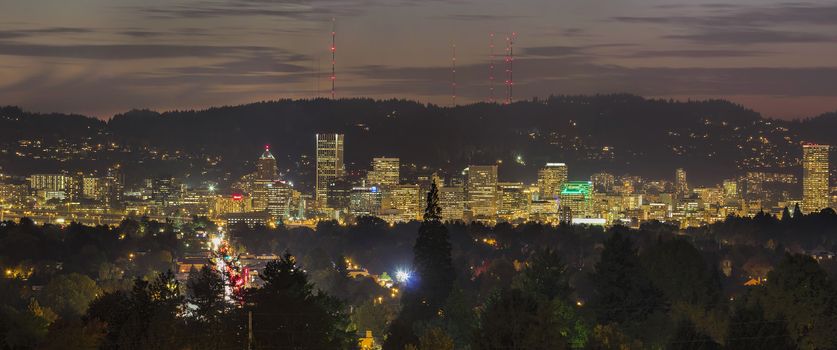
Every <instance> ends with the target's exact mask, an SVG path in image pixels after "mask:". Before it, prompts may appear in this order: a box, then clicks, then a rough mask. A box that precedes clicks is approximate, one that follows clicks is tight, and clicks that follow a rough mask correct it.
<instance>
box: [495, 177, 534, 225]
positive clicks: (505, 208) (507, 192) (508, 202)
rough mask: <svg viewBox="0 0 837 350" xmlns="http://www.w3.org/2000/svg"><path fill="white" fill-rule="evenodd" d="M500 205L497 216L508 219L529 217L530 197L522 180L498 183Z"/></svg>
mask: <svg viewBox="0 0 837 350" xmlns="http://www.w3.org/2000/svg"><path fill="white" fill-rule="evenodd" d="M497 187H498V190H499V191H500V193H499V196H498V197H499V205H498V211H497V216H498V217H499V218H500V219H502V220H506V221H514V220H519V219H520V220H525V219H526V217H528V211H529V208H528V207H529V198H528V197H527V193H526V191H525V186H523V183H522V182H501V183H499V184H498V186H497Z"/></svg>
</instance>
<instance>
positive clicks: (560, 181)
mask: <svg viewBox="0 0 837 350" xmlns="http://www.w3.org/2000/svg"><path fill="white" fill-rule="evenodd" d="M565 182H567V165H566V164H564V163H546V166H545V167H544V168H542V169H541V170H539V171H538V188H540V198H541V199H543V200H550V199H556V198H558V196H559V194H560V193H561V187H562V186H563V185H564V183H565Z"/></svg>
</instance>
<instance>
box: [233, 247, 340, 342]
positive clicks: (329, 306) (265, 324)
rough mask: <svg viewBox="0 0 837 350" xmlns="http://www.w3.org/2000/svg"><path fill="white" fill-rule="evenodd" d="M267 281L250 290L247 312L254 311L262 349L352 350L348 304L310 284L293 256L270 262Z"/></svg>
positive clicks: (265, 275) (256, 338) (255, 330)
mask: <svg viewBox="0 0 837 350" xmlns="http://www.w3.org/2000/svg"><path fill="white" fill-rule="evenodd" d="M260 276H261V278H262V279H263V280H264V282H265V285H264V286H263V287H261V288H253V289H250V290H247V291H246V292H245V294H244V300H245V307H244V309H243V310H242V311H243V312H246V313H247V314H248V316H249V315H252V321H253V328H252V333H253V338H254V343H255V345H256V348H257V349H281V348H285V349H352V348H354V347H355V346H356V343H357V339H356V338H355V334H354V333H353V332H350V331H349V316H348V313H347V310H345V309H344V306H343V304H342V303H341V302H340V301H339V300H337V299H335V298H333V297H331V296H329V295H327V294H325V293H323V292H320V291H316V290H315V289H314V286H313V285H312V284H311V283H310V282H308V277H307V275H306V274H305V272H304V271H303V270H302V269H301V268H300V267H299V266H297V265H296V262H295V260H294V258H293V257H292V256H291V255H290V254H287V253H286V254H285V256H283V257H282V258H281V259H280V260H277V261H272V262H269V263H268V264H267V266H266V267H265V269H264V271H263V272H262V273H261V275H260Z"/></svg>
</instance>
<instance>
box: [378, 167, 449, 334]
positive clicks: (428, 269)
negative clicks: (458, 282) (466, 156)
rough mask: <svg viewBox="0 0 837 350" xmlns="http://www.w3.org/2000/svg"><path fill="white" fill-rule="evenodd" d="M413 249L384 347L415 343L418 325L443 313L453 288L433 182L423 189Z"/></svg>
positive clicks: (446, 239) (447, 246)
mask: <svg viewBox="0 0 837 350" xmlns="http://www.w3.org/2000/svg"><path fill="white" fill-rule="evenodd" d="M413 253H414V262H413V267H414V269H415V278H414V279H413V280H411V281H409V282H408V284H407V286H406V288H405V289H404V295H403V296H402V299H401V313H400V314H399V315H398V317H397V318H396V319H395V320H394V321H393V322H392V323H391V324H390V327H389V335H388V337H387V339H386V342H385V343H384V348H385V349H392V350H401V349H403V348H404V347H405V346H406V345H408V344H413V345H415V344H418V342H419V339H418V335H419V334H420V332H421V330H420V329H421V328H422V327H423V326H426V325H427V324H428V323H430V322H431V321H433V320H434V319H436V318H438V317H439V316H440V315H442V314H443V310H442V308H443V307H444V305H445V303H446V301H447V299H448V296H450V293H451V289H452V288H453V283H454V278H455V272H454V268H453V262H452V259H451V245H450V238H449V235H448V230H447V228H446V227H445V225H444V224H443V223H442V221H441V208H440V207H439V196H438V190H437V187H436V183H435V182H434V183H433V184H432V185H431V187H430V192H428V193H427V208H425V211H424V221H423V222H422V223H421V227H419V232H418V237H417V238H416V244H415V246H414V247H413ZM422 333H423V332H422Z"/></svg>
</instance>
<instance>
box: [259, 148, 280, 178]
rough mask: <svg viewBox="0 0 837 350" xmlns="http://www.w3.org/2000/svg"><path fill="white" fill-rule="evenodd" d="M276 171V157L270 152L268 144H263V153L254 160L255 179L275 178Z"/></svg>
mask: <svg viewBox="0 0 837 350" xmlns="http://www.w3.org/2000/svg"><path fill="white" fill-rule="evenodd" d="M276 173H277V171H276V158H274V157H273V153H270V146H264V153H262V155H261V157H259V160H258V161H256V179H258V180H276Z"/></svg>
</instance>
